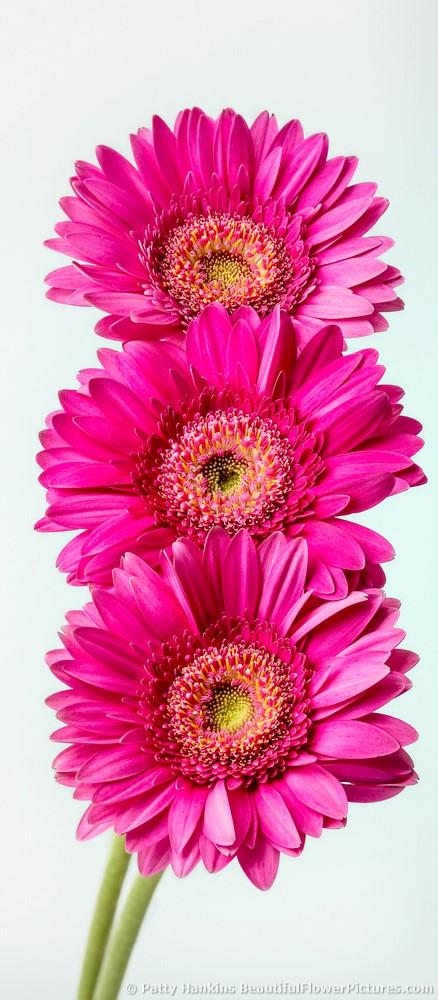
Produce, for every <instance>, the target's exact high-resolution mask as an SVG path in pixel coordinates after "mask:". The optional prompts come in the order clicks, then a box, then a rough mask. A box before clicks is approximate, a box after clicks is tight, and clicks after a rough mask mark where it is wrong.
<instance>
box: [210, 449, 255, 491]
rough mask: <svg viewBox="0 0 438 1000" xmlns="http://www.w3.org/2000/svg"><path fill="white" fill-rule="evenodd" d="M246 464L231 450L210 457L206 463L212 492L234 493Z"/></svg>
mask: <svg viewBox="0 0 438 1000" xmlns="http://www.w3.org/2000/svg"><path fill="white" fill-rule="evenodd" d="M245 465H246V463H245V462H244V461H242V459H238V458H236V457H235V455H233V454H231V453H230V452H228V453H227V452H225V454H223V455H214V456H213V458H210V459H209V460H208V462H206V463H205V465H204V476H205V478H206V480H207V483H208V488H209V491H210V493H217V492H219V493H232V492H233V490H235V489H237V487H238V486H239V483H240V481H241V478H242V473H243V470H244V468H245Z"/></svg>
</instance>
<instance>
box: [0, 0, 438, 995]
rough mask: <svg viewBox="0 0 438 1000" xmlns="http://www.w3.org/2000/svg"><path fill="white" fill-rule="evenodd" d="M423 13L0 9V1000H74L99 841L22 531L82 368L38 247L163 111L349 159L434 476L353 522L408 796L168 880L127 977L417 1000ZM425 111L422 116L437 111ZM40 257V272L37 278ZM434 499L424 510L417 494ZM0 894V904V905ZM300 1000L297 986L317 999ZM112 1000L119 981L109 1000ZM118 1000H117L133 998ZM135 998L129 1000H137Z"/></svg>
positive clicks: (430, 255) (432, 719) (426, 46)
mask: <svg viewBox="0 0 438 1000" xmlns="http://www.w3.org/2000/svg"><path fill="white" fill-rule="evenodd" d="M436 13H437V7H436V4H435V2H434V0H415V2H414V0H353V2H352V0H331V2H327V0H313V2H312V3H297V2H296V0H283V2H281V0H269V2H262V0H253V2H248V0H243V2H242V0H241V2H239V0H220V2H219V3H215V4H209V3H208V2H205V0H204V2H197V0H183V2H178V0H174V2H169V0H160V2H156V3H154V4H151V3H148V0H130V2H129V3H126V4H124V5H122V4H121V3H116V2H115V0H106V2H101V3H99V2H97V0H75V2H74V3H71V2H69V3H67V2H66V0H39V2H38V3H34V2H32V0H28V2H23V0H16V2H15V4H14V5H13V4H12V3H9V4H8V5H7V7H6V5H5V9H4V10H3V15H2V17H3V20H4V22H5V23H4V29H5V30H4V31H3V32H2V35H3V45H4V52H3V54H2V56H1V60H0V72H1V74H2V76H3V81H2V89H1V93H2V98H3V111H2V116H1V125H0V127H1V130H2V133H4V134H3V143H2V149H3V153H2V158H1V161H0V170H1V174H2V184H1V216H0V218H1V223H0V238H1V242H2V244H3V253H4V258H3V263H2V266H1V271H0V274H1V277H2V279H3V282H2V285H3V291H2V297H1V313H2V317H1V318H2V337H3V340H2V350H1V359H2V367H3V375H2V388H1V404H2V405H4V407H5V411H4V415H3V416H2V419H1V422H0V430H1V434H2V444H1V451H0V455H1V469H2V473H3V485H2V489H1V503H2V505H3V508H4V509H3V514H2V521H1V524H2V579H1V585H2V599H1V605H0V607H1V611H2V621H3V635H2V649H3V657H2V660H3V664H2V675H1V676H2V681H1V686H0V690H1V694H2V723H1V753H0V758H1V767H2V771H4V779H3V781H4V786H3V795H2V805H3V821H2V824H1V835H2V838H3V845H2V851H1V855H0V856H1V860H2V866H3V872H2V875H1V881H0V885H1V887H2V903H1V906H2V910H3V913H2V925H3V935H4V939H3V947H2V972H1V986H0V992H1V994H2V996H3V997H4V998H5V1000H73V997H74V991H75V982H76V976H77V972H78V968H79V962H80V958H81V954H82V949H83V945H84V939H85V933H86V925H87V923H88V920H89V917H90V913H91V908H92V904H93V902H94V897H95V893H96V889H97V885H98V882H99V879H100V875H101V871H102V867H103V864H104V860H105V855H106V851H107V840H106V838H101V839H98V840H95V841H92V842H90V843H88V844H82V845H81V844H78V843H77V842H76V841H75V836H74V829H75V826H76V823H77V821H78V819H79V816H80V813H81V804H80V803H77V802H73V801H72V799H71V796H70V793H69V791H68V790H67V789H65V788H61V787H59V786H57V785H55V783H54V781H53V778H52V776H51V771H50V762H51V759H52V757H53V755H54V749H56V748H54V747H53V746H52V745H50V744H49V741H48V736H49V733H50V731H51V729H52V728H53V727H54V720H53V718H52V715H51V713H50V712H49V710H48V709H46V708H45V707H44V706H43V699H44V697H45V696H46V695H47V694H48V693H49V692H51V691H52V690H54V688H56V682H55V683H54V681H53V679H52V678H51V677H50V676H49V674H48V671H47V669H46V668H45V666H44V665H43V653H44V651H45V649H46V648H50V647H51V646H53V645H54V644H55V642H56V640H55V633H56V629H57V628H58V627H59V625H60V624H61V621H62V617H63V613H64V611H65V609H66V608H68V607H74V606H75V605H77V604H78V602H80V601H82V597H83V595H82V593H81V592H80V591H79V590H74V589H71V588H70V589H69V588H67V585H66V584H65V582H64V580H63V578H62V577H61V576H60V575H59V574H58V573H57V571H56V570H55V568H54V562H55V556H56V553H57V550H58V548H59V545H60V541H61V539H60V537H59V536H58V537H56V536H55V535H52V536H50V535H45V536H36V535H34V534H33V533H32V527H31V526H32V523H33V521H34V520H36V518H37V517H38V516H40V513H41V511H42V507H43V493H42V490H41V489H40V488H39V487H38V486H37V483H36V476H37V470H36V467H35V465H34V459H33V456H34V452H35V451H36V447H37V430H38V429H39V427H40V426H41V424H42V421H43V418H44V415H45V413H46V412H47V411H48V410H50V409H52V408H53V407H54V406H55V404H56V392H57V390H58V388H61V387H63V386H70V385H72V384H73V379H74V375H75V373H76V370H77V369H78V368H80V367H86V366H87V365H90V364H93V360H94V353H95V350H96V348H97V347H98V346H100V345H99V343H98V338H96V337H95V335H94V334H93V332H92V325H93V321H95V319H96V316H95V315H93V313H92V311H91V310H88V311H87V310H80V309H77V310H75V309H71V308H70V309H69V308H67V307H62V306H57V305H55V304H53V303H50V302H47V301H45V299H44V298H43V286H42V279H43V275H44V274H45V272H47V271H48V270H51V269H52V268H53V267H55V266H56V264H57V261H56V258H55V255H54V254H51V253H50V252H49V251H47V250H44V249H43V248H42V246H41V244H42V240H43V239H44V238H45V237H46V236H49V235H51V229H52V225H53V223H54V222H55V221H56V220H57V218H59V211H58V209H57V204H56V203H57V199H58V197H59V196H60V195H62V194H66V193H67V187H68V185H67V179H68V176H69V174H70V173H71V172H72V164H73V161H74V159H75V158H84V159H91V158H92V157H93V148H94V146H95V145H96V144H97V143H98V142H103V143H107V144H109V145H113V146H115V147H116V148H118V149H120V150H121V151H123V152H127V151H128V140H127V136H128V133H129V131H132V130H134V129H135V128H136V127H138V126H139V125H142V124H148V123H149V120H150V117H151V115H152V113H154V112H155V111H156V112H158V113H160V114H161V115H163V116H164V117H167V118H169V119H172V120H173V118H174V117H175V114H176V112H177V110H178V109H179V108H180V107H181V106H184V105H189V104H201V105H203V106H204V107H205V108H206V110H208V111H210V112H211V113H214V114H216V113H218V111H219V109H220V108H221V107H222V106H224V105H228V104H231V105H233V106H234V107H236V108H238V109H239V110H240V111H241V112H242V113H243V114H245V115H247V116H250V117H251V116H255V115H256V114H257V113H258V111H259V110H260V109H261V108H263V107H267V108H269V109H270V110H272V111H275V112H276V113H277V115H278V117H279V118H280V119H281V120H282V121H285V120H286V119H288V118H291V117H300V118H301V119H302V121H303V123H304V127H305V131H306V133H310V132H313V131H317V130H325V131H327V132H328V133H329V134H330V136H331V140H332V152H333V153H334V154H338V153H356V154H358V155H359V157H360V174H359V179H360V180H367V179H369V180H374V179H376V180H378V181H379V190H380V192H381V193H383V194H385V195H388V196H389V197H390V198H391V208H390V210H389V212H388V213H387V215H386V216H385V217H384V219H383V220H382V223H380V226H379V229H380V231H382V232H385V233H387V234H388V235H391V236H393V237H395V239H396V241H397V246H396V249H395V250H393V251H392V252H391V254H390V258H389V259H390V260H391V261H392V262H393V263H395V264H397V265H398V266H400V267H401V268H402V270H403V272H404V273H405V275H406V277H407V283H406V285H405V288H404V294H405V298H406V311H405V312H404V313H402V314H392V320H391V329H390V331H389V332H388V333H384V334H379V335H377V336H376V337H375V338H374V342H373V343H374V345H376V346H378V347H379V349H380V350H381V353H382V358H383V361H384V362H385V363H386V364H387V366H388V369H389V380H390V381H393V382H401V383H402V384H405V385H406V386H407V393H406V407H407V411H408V412H409V413H412V414H413V415H415V416H418V417H419V418H420V419H423V420H424V423H425V425H426V433H427V437H428V440H429V442H431V443H430V444H429V447H428V449H427V450H426V449H425V450H424V452H423V458H424V463H425V465H426V468H427V471H428V473H429V475H430V478H431V484H430V486H429V487H428V488H426V489H421V490H417V491H411V492H410V493H408V494H404V495H402V496H400V497H398V498H395V499H394V500H393V501H387V502H386V504H384V505H383V506H381V507H379V508H378V509H377V510H374V511H373V512H372V513H371V514H370V515H369V516H368V517H367V518H366V522H367V523H368V524H370V525H372V526H373V527H377V528H378V529H379V530H381V531H382V532H383V533H387V534H388V535H389V537H390V538H391V539H392V541H393V543H394V544H395V546H396V549H397V553H398V559H397V561H396V563H395V564H393V565H392V566H391V567H390V569H389V573H388V590H389V591H390V592H391V593H392V594H394V595H396V596H400V597H401V598H402V601H403V614H402V625H403V626H404V627H405V628H406V629H407V631H408V645H409V646H411V648H414V649H418V650H419V651H420V653H421V654H422V665H420V666H419V667H418V668H417V669H416V671H415V674H416V676H415V677H414V679H415V687H414V690H413V691H412V692H411V693H409V694H408V695H406V696H405V697H404V698H403V699H402V700H401V701H400V702H399V703H398V704H397V710H399V713H400V715H402V716H403V717H404V718H407V719H409V721H411V722H412V723H414V724H415V725H416V726H417V727H418V728H419V729H420V731H421V740H420V742H419V743H418V744H417V746H416V747H415V748H414V750H415V758H416V761H417V764H418V769H419V771H420V774H421V783H420V785H419V786H418V787H417V788H414V789H409V790H407V791H406V792H405V793H404V794H403V795H401V796H399V797H397V798H395V799H394V800H391V801H388V802H383V803H381V804H378V805H375V806H372V805H371V806H360V805H357V806H353V807H352V809H351V814H350V820H349V823H348V826H347V828H346V830H345V831H338V832H327V833H326V834H325V836H324V837H323V838H322V840H321V841H311V842H310V843H309V845H308V847H307V848H306V850H305V852H304V855H303V856H302V857H301V858H300V859H299V860H293V859H284V860H283V862H282V864H281V868H280V874H279V877H278V879H277V882H276V884H275V886H274V888H273V890H272V891H271V892H270V893H267V894H262V893H259V892H258V891H257V890H255V889H254V888H253V887H252V886H251V885H250V884H249V883H248V882H247V881H245V880H244V878H243V876H242V874H241V872H240V869H239V868H238V866H237V865H233V866H231V867H230V868H229V869H227V870H226V871H225V872H224V873H222V874H221V875H218V876H208V875H207V874H206V873H205V872H204V871H201V870H199V871H196V872H195V873H194V874H193V875H192V876H190V878H188V879H187V880H185V881H178V880H177V879H176V878H175V877H174V876H173V875H172V874H171V873H167V874H166V876H165V878H164V880H163V882H162V884H161V886H160V888H159V891H158V893H157V897H156V900H155V901H154V904H153V906H152V908H151V911H150V916H149V919H148V921H147V924H146V925H145V926H144V927H143V931H142V934H141V937H140V940H139V943H138V946H137V949H136V952H135V957H134V959H133V961H132V964H131V968H130V972H129V976H128V978H127V980H126V982H127V983H128V982H130V983H132V984H134V985H137V987H138V994H139V995H142V992H141V991H142V984H143V983H146V984H147V983H152V984H160V983H170V984H175V985H176V984H179V986H180V989H182V986H183V984H184V983H190V982H191V983H195V984H204V987H206V986H207V985H208V983H213V984H214V983H218V982H219V983H222V984H223V985H224V986H227V985H228V986H233V985H234V986H238V985H239V984H240V983H252V984H254V985H257V986H259V987H261V986H263V985H264V986H265V987H266V986H267V985H270V986H271V988H272V986H274V985H275V984H279V983H281V982H284V981H287V982H289V983H290V984H294V983H297V982H300V981H301V982H308V981H312V982H313V983H314V984H326V985H328V984H339V985H340V984H344V983H351V984H355V983H357V982H359V983H361V984H363V985H365V986H366V985H367V984H369V983H370V984H382V985H384V984H393V985H394V986H398V985H400V986H409V985H410V986H416V987H418V986H421V985H431V984H433V983H434V981H436V980H435V975H436V969H434V966H433V941H434V937H435V933H436V928H437V919H436V888H435V887H436V850H435V841H436V830H434V826H433V824H434V820H435V821H436V761H437V760H438V755H437V754H436V749H437V747H436V732H437V714H436V693H437V662H436V661H437V656H436V653H437V649H436V632H437V604H436V573H435V567H436V560H437V554H438V553H437V546H436V534H435V524H436V506H435V505H436V469H434V468H433V458H434V454H436V441H437V436H436V435H437V427H436V422H435V418H436V389H437V387H436V360H437V348H436V343H437V341H436V335H437V330H436V309H435V295H436V287H435V288H434V286H433V274H434V270H433V268H434V261H435V265H436V244H435V243H434V232H433V229H434V226H435V225H436V208H437V201H436V186H435V185H434V175H435V169H436V162H434V157H435V150H436V140H437V132H436V126H435V125H434V120H436V118H435V116H436V103H435V100H436V99H435V94H436V86H437V73H436V65H437V63H436V59H437V53H436V37H437V24H436V21H437V17H436ZM434 105H435V106H434ZM59 263H61V261H58V264H59ZM434 494H435V497H434ZM5 890H6V891H5ZM314 988H316V987H314ZM124 995H126V996H127V995H128V993H127V992H126V986H125V987H124V991H122V996H124ZM132 995H133V993H132ZM146 995H147V994H146Z"/></svg>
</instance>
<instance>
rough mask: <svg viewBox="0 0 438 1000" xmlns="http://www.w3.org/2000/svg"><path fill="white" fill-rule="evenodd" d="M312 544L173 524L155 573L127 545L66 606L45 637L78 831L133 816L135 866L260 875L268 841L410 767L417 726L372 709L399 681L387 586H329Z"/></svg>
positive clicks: (126, 823) (379, 795)
mask: <svg viewBox="0 0 438 1000" xmlns="http://www.w3.org/2000/svg"><path fill="white" fill-rule="evenodd" d="M307 587H308V582H307V545H306V543H305V542H304V541H302V540H293V541H287V539H286V538H285V537H284V535H283V534H282V533H281V532H274V533H273V534H271V535H270V537H269V538H267V539H265V540H264V541H263V542H262V543H261V544H260V546H258V547H257V546H256V545H255V543H254V541H253V540H252V538H251V536H250V535H249V534H248V532H246V531H244V530H241V531H239V532H238V533H237V534H236V535H235V536H234V538H233V539H231V540H230V538H229V536H228V535H227V534H226V533H225V532H224V531H223V530H222V529H220V528H215V529H213V530H212V531H211V532H210V533H209V535H208V538H207V540H206V542H205V545H204V547H203V549H201V548H200V547H199V546H198V545H196V544H195V543H194V542H193V541H192V540H190V539H186V540H179V541H178V542H176V543H175V544H174V545H173V548H172V551H171V552H170V553H168V554H163V556H162V561H161V571H160V572H159V573H157V572H156V571H155V570H153V569H152V568H151V567H150V566H149V565H148V564H147V563H146V562H144V561H143V560H141V559H140V558H139V557H138V556H135V555H127V556H126V557H125V558H124V560H123V563H122V566H121V568H119V569H116V570H115V571H114V575H113V586H112V588H111V589H97V588H96V589H94V591H93V601H92V603H90V604H88V605H87V606H86V607H85V608H84V610H83V611H81V612H74V613H71V614H70V615H68V616H67V620H68V623H67V625H66V627H65V628H64V630H63V633H62V641H63V648H62V649H59V650H56V651H54V652H52V653H50V654H49V655H48V663H49V665H50V668H51V670H52V672H53V673H54V674H55V676H56V677H57V678H58V679H59V680H60V681H62V682H63V683H64V684H66V685H67V687H66V689H65V690H63V691H60V692H59V693H57V694H55V695H52V696H51V697H50V698H49V704H50V706H51V707H52V708H53V709H54V710H55V711H56V713H57V716H58V718H59V719H60V721H61V722H62V724H63V725H62V728H61V729H60V730H59V731H58V732H57V733H55V734H54V739H56V740H59V741H61V742H65V743H68V744H69V746H68V747H67V749H65V750H63V751H62V752H61V753H60V754H59V756H58V757H57V758H56V761H55V767H56V773H57V777H58V780H59V781H60V782H61V783H64V784H66V785H70V786H71V787H72V788H73V789H74V794H75V797H77V798H79V799H84V800H87V801H89V802H90V805H89V806H88V808H87V810H86V812H85V815H84V817H83V819H82V821H81V823H80V826H79V830H78V835H79V836H80V837H81V838H84V837H88V836H91V835H93V834H95V833H99V832H100V831H101V830H104V829H106V828H108V827H113V828H114V830H115V831H116V832H117V833H119V834H126V844H127V849H128V850H129V851H131V852H134V853H137V854H138V864H139V868H140V871H141V872H142V873H144V874H145V875H147V874H151V873H153V872H157V871H160V870H162V869H163V868H164V867H165V866H166V865H167V864H168V863H170V864H171V865H172V867H173V869H174V871H175V872H176V874H177V875H179V876H183V875H187V874H188V873H189V872H190V871H191V870H192V869H193V868H194V867H195V865H197V864H198V863H199V861H202V862H203V864H204V865H205V867H206V868H207V870H208V871H209V872H217V871H219V870H220V869H222V868H223V867H225V866H226V865H227V864H228V863H229V862H230V861H231V860H232V859H233V858H237V859H238V861H239V863H240V865H241V867H242V869H243V871H244V872H245V873H246V875H247V876H248V877H249V878H250V879H251V881H252V882H253V883H254V884H255V885H256V886H258V887H259V888H262V889H266V888H268V887H269V886H270V885H271V884H272V882H273V880H274V878H275V875H276V872H277V867H278V862H279V856H280V854H281V853H285V854H288V855H297V854H299V853H300V852H301V851H302V849H303V846H304V842H305V838H306V836H307V835H309V836H313V837H319V836H320V834H321V832H322V829H323V828H324V827H339V826H343V825H344V823H345V819H346V815H347V808H348V801H349V800H350V801H364V802H365V801H375V800H378V799H384V798H388V797H390V796H392V795H395V794H397V793H398V792H400V791H401V790H402V789H403V788H404V787H405V786H406V785H409V784H412V783H413V782H414V781H415V774H414V772H413V767H412V761H411V759H410V758H409V756H408V755H407V753H406V752H405V750H404V749H403V747H404V746H405V745H406V744H409V743H410V742H412V741H413V740H414V739H415V738H416V734H415V731H414V730H413V729H412V727H411V726H409V725H407V724H406V723H405V722H400V721H399V720H397V719H394V718H392V717H391V716H388V715H386V714H382V713H380V711H379V710H380V709H381V708H383V707H384V706H385V705H386V704H387V703H388V702H389V701H391V700H392V699H393V698H394V697H397V696H398V695H399V694H401V693H403V692H404V691H405V690H407V689H408V688H409V686H410V684H409V681H408V680H407V678H406V672H407V671H408V670H409V669H410V667H412V666H413V665H414V663H415V662H416V657H415V656H414V654H412V653H409V652H407V651H403V650H399V649H397V648H396V647H397V646H398V644H399V643H400V641H401V640H402V638H403V635H404V633H403V632H401V631H400V630H399V629H398V628H397V627H396V621H397V617H398V602H396V601H394V600H390V599H387V598H386V597H385V596H384V594H383V593H382V592H381V591H380V590H376V589H373V590H369V591H367V592H353V593H351V594H349V596H348V597H347V598H346V599H344V600H342V601H331V602H323V601H320V600H319V599H317V598H315V597H314V596H312V595H311V594H310V593H309V592H308V590H307Z"/></svg>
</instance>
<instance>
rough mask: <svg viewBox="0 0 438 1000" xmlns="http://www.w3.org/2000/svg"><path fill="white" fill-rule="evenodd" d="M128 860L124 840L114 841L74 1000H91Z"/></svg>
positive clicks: (117, 838) (115, 839)
mask: <svg viewBox="0 0 438 1000" xmlns="http://www.w3.org/2000/svg"><path fill="white" fill-rule="evenodd" d="M130 859H131V855H130V854H127V853H126V851H125V838H124V837H114V839H113V842H112V845H111V851H110V855H109V858H108V861H107V865H106V868H105V871H104V875H103V880H102V884H101V887H100V889H99V894H98V897H97V900H96V906H95V908H94V913H93V919H92V921H91V926H90V930H89V933H88V941H87V947H86V951H85V956H84V961H83V964H82V972H81V978H80V982H79V988H78V995H77V1000H92V997H93V992H94V987H95V985H96V981H97V977H98V975H99V969H100V966H101V964H102V958H103V954H104V951H105V946H106V943H107V940H108V936H109V932H110V930H111V925H112V922H113V918H114V913H115V909H116V906H117V901H118V898H119V895H120V890H121V888H122V885H123V879H124V878H125V875H126V871H127V868H128V865H129V862H130Z"/></svg>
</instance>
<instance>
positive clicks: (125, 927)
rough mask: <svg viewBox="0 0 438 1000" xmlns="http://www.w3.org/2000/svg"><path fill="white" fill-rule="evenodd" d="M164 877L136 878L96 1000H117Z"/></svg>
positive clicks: (106, 959)
mask: <svg viewBox="0 0 438 1000" xmlns="http://www.w3.org/2000/svg"><path fill="white" fill-rule="evenodd" d="M162 874H163V872H159V874H158V875H150V876H149V877H148V878H145V877H144V876H143V875H137V877H136V879H135V881H134V883H133V886H132V889H131V891H130V893H129V896H128V898H127V900H126V903H125V907H124V910H123V912H122V915H121V917H120V920H119V922H118V924H117V926H116V928H115V930H114V931H113V933H112V935H111V939H110V942H109V944H108V948H107V950H106V952H105V956H104V960H103V963H102V967H101V970H100V973H99V978H98V980H97V986H96V991H95V993H94V996H93V1000H117V996H118V993H119V989H120V985H121V982H122V979H123V976H124V973H125V971H126V967H127V965H128V962H129V958H130V955H131V952H132V949H133V947H134V944H135V941H136V938H137V934H138V932H139V930H140V927H141V924H142V921H143V917H144V915H145V913H146V910H147V908H148V906H149V903H150V901H151V899H152V896H153V894H154V891H155V889H156V887H157V885H158V882H159V881H160V878H161V876H162Z"/></svg>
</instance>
